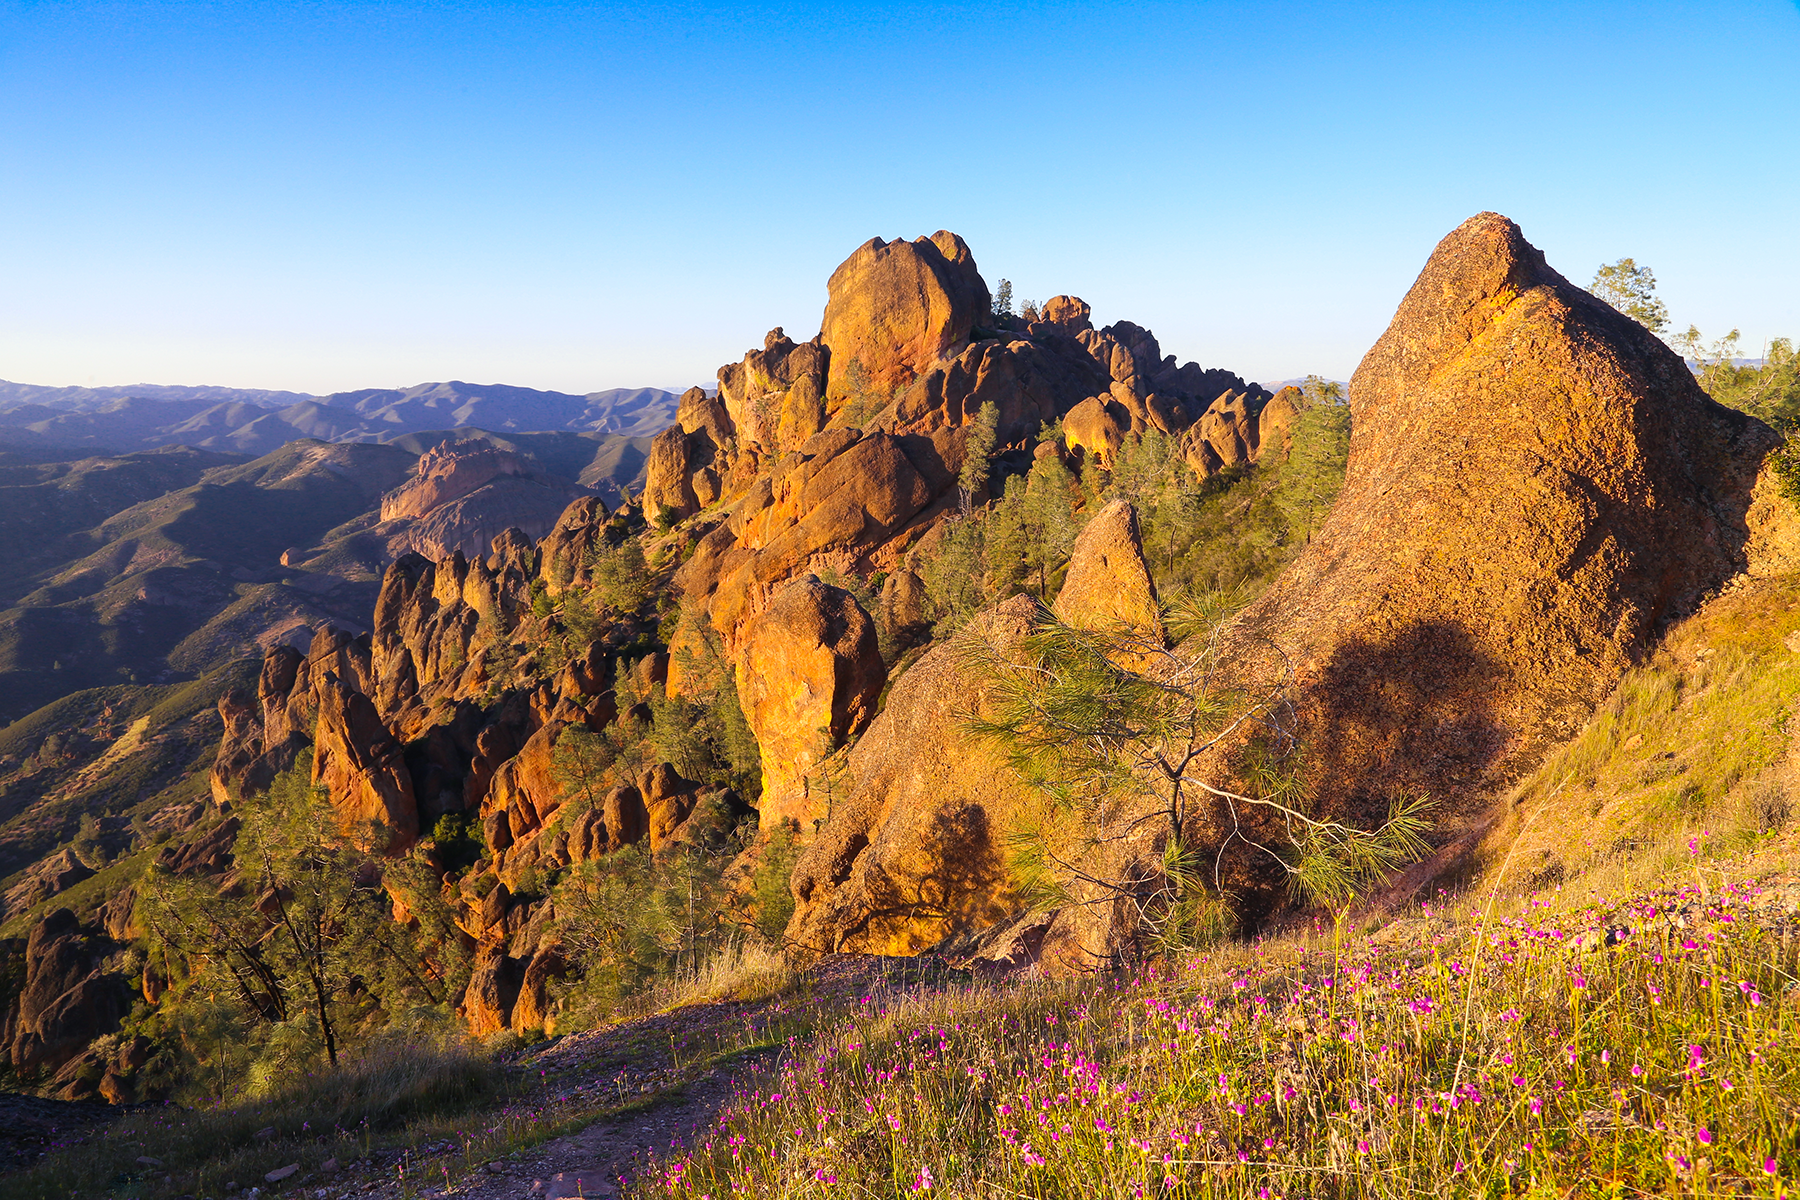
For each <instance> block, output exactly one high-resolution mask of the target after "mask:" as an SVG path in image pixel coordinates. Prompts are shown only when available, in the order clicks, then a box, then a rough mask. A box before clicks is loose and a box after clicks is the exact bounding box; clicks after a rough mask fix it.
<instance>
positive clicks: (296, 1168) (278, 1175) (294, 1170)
mask: <svg viewBox="0 0 1800 1200" xmlns="http://www.w3.org/2000/svg"><path fill="white" fill-rule="evenodd" d="M299 1173H300V1164H299V1163H289V1164H288V1165H287V1166H285V1167H276V1168H275V1169H274V1170H273V1171H270V1172H269V1173H268V1174H267V1175H264V1176H263V1182H264V1183H280V1182H281V1181H282V1180H284V1179H289V1178H292V1177H293V1176H295V1175H297V1174H299Z"/></svg>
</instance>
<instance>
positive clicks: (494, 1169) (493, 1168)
mask: <svg viewBox="0 0 1800 1200" xmlns="http://www.w3.org/2000/svg"><path fill="white" fill-rule="evenodd" d="M486 1170H487V1173H488V1174H489V1175H504V1174H506V1168H505V1167H503V1166H501V1165H500V1164H499V1163H497V1162H491V1163H489V1164H488V1165H487V1167H486Z"/></svg>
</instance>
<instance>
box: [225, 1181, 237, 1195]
mask: <svg viewBox="0 0 1800 1200" xmlns="http://www.w3.org/2000/svg"><path fill="white" fill-rule="evenodd" d="M237 1190H238V1185H237V1181H236V1180H235V1179H234V1180H232V1181H230V1182H229V1183H227V1184H226V1185H225V1194H226V1195H227V1196H235V1195H237Z"/></svg>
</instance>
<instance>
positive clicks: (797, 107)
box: [0, 0, 1800, 392]
mask: <svg viewBox="0 0 1800 1200" xmlns="http://www.w3.org/2000/svg"><path fill="white" fill-rule="evenodd" d="M1797 64H1800V8H1797V7H1796V3H1795V0H1741V2H1739V3H1723V2H1721V3H1712V4H1704V3H1661V2H1658V0H1643V2H1632V3H1582V2H1580V0H1556V2H1554V3H1523V2H1521V3H1468V4H1444V3H1441V2H1439V3H1430V4H1417V5H1404V4H1389V5H1372V4H1366V3H1342V2H1341V0H1340V2H1337V3H1321V4H1304V3H1274V4H1207V3H1187V4H1160V3H1145V2H1144V0H1133V2H1131V3H1120V4H1102V3H1081V4H1075V3H1067V4H1054V3H1023V2H1016V0H1015V2H1008V0H997V2H996V0H983V2H980V3H968V2H967V0H963V2H961V3H957V4H953V5H951V4H946V5H936V4H912V5H900V4H885V5H875V4H870V5H835V4H819V3H808V2H806V0H792V2H787V3H781V4H771V5H768V6H766V7H751V6H747V5H732V6H722V5H705V4H652V3H645V4H633V5H629V6H627V5H580V4H540V5H533V4H525V3H510V4H504V5H488V4H455V3H432V4H416V5H415V4H398V3H383V4H367V5H359V4H344V3H331V2H316V3H304V4H261V3H253V2H247V0H241V2H237V3H217V4H138V3H120V4H106V5H102V4H86V3H76V4H39V3H21V2H19V0H0V231H3V232H0V238H3V239H4V240H3V241H0V248H3V250H4V253H3V254H0V378H4V379H12V380H19V381H25V382H32V383H46V384H125V383H137V382H155V383H182V384H202V383H208V384H222V385H230V386H237V387H267V388H288V389H294V390H300V391H309V392H328V391H333V390H340V389H346V388H353V387H394V386H405V385H408V384H412V383H417V382H421V381H426V380H441V379H463V380H469V381H473V382H485V383H497V382H504V383H514V384H523V385H527V386H534V387H544V388H555V389H559V390H565V391H577V392H583V391H589V390H594V389H598V388H603V387H614V386H639V385H663V386H667V385H684V384H687V383H691V382H696V381H699V380H702V379H710V378H711V377H712V374H713V371H714V370H715V369H716V368H717V366H718V365H719V364H720V363H722V362H725V361H728V360H731V359H735V358H738V357H740V356H741V355H742V354H743V352H744V351H745V350H746V349H749V348H751V347H752V346H758V345H760V344H761V339H762V335H763V333H764V332H765V331H766V330H768V329H769V328H770V327H771V326H774V325H782V326H785V327H786V328H787V331H788V332H789V334H791V335H793V336H795V337H799V338H805V337H810V336H812V334H814V333H815V332H817V330H818V327H819V315H820V312H821V310H822V309H823V307H824V301H825V280H826V277H827V276H828V275H829V274H830V272H831V270H832V268H833V267H834V266H836V265H837V263H838V262H840V261H841V260H842V259H843V258H844V257H845V256H847V255H848V254H849V253H850V251H851V250H853V249H855V247H856V246H857V245H859V244H860V243H862V242H863V241H865V240H866V239H868V238H869V237H871V236H876V235H879V236H882V237H887V238H894V237H914V236H917V235H919V234H928V233H930V232H932V231H933V230H936V229H939V228H948V229H953V230H955V231H957V232H959V233H961V234H962V235H963V236H964V237H965V238H966V239H967V240H968V242H969V244H970V246H971V247H972V248H973V250H974V252H975V257H976V260H977V262H978V263H979V264H980V266H981V268H982V271H983V274H984V275H985V276H986V277H987V278H988V280H989V282H990V284H991V283H992V282H993V281H994V280H996V279H997V278H999V277H1000V276H1003V275H1004V276H1007V277H1009V278H1011V279H1012V280H1013V281H1014V285H1015V294H1016V295H1018V296H1020V297H1030V298H1034V299H1042V298H1045V297H1047V296H1049V295H1053V294H1055V293H1057V292H1071V293H1074V294H1076V295H1080V296H1082V297H1084V298H1085V299H1087V300H1088V301H1089V302H1090V303H1092V304H1093V306H1094V308H1095V316H1096V318H1097V319H1099V320H1100V321H1102V322H1109V321H1113V320H1118V319H1120V318H1128V319H1131V320H1134V321H1137V322H1139V323H1140V324H1144V325H1148V326H1150V327H1151V328H1152V329H1154V330H1155V331H1156V333H1157V334H1158V335H1159V337H1160V338H1161V340H1162V342H1163V345H1164V347H1165V350H1166V351H1167V352H1171V353H1175V354H1178V355H1180V356H1181V358H1182V359H1183V360H1186V359H1190V358H1192V359H1197V360H1199V361H1200V362H1201V363H1203V364H1205V365H1207V366H1224V367H1229V368H1231V369H1233V370H1236V371H1238V372H1240V373H1242V374H1244V375H1246V376H1248V377H1249V378H1252V379H1277V378H1283V377H1290V376H1295V375H1301V374H1306V373H1309V372H1315V371H1316V372H1320V373H1323V374H1327V375H1333V376H1337V377H1345V376H1347V375H1348V374H1349V372H1350V371H1351V370H1352V369H1353V368H1354V367H1355V365H1356V362H1357V360H1358V359H1359V358H1360V356H1361V354H1362V353H1363V351H1364V350H1365V349H1367V347H1368V345H1369V344H1370V343H1371V342H1372V341H1373V340H1374V339H1375V338H1376V337H1377V336H1378V335H1379V334H1380V332H1381V330H1382V328H1383V327H1384V326H1385V325H1386V323H1387V321H1388V319H1389V317H1390V315H1391V314H1392V312H1393V309H1394V306H1395V304H1396V303H1397V302H1398V300H1399V298H1400V296H1401V295H1402V294H1403V293H1404V291H1405V289H1406V287H1407V286H1408V285H1409V284H1410V283H1411V282H1412V279H1413V277H1414V276H1415V275H1416V274H1417V272H1418V270H1419V268H1420V267H1421V266H1422V265H1423V263H1424V260H1425V258H1426V256H1427V254H1429V252H1430V250H1431V247H1432V246H1433V244H1434V243H1435V242H1436V241H1437V239H1439V238H1440V237H1442V236H1443V235H1444V233H1446V232H1447V231H1448V230H1450V229H1451V228H1452V227H1454V226H1455V225H1456V224H1457V223H1458V222H1459V221H1461V220H1463V219H1464V218H1465V217H1468V216H1470V215H1471V214H1473V213H1475V212H1478V211H1481V210H1483V209H1495V210H1497V211H1500V212H1503V213H1506V214H1507V215H1509V216H1511V217H1512V218H1513V219H1515V220H1517V221H1518V222H1519V223H1520V224H1521V225H1522V226H1523V227H1524V230H1525V233H1526V236H1527V237H1529V238H1530V239H1531V240H1532V241H1533V242H1535V243H1536V244H1537V245H1538V246H1540V247H1541V248H1542V249H1543V250H1544V251H1545V252H1546V253H1547V254H1548V255H1549V258H1550V261H1551V263H1552V265H1554V266H1556V267H1558V268H1559V269H1560V270H1562V271H1563V272H1564V273H1565V274H1566V275H1568V276H1570V277H1571V278H1572V279H1574V280H1575V281H1576V282H1577V283H1583V284H1585V283H1586V282H1587V280H1588V279H1590V278H1591V277H1592V274H1593V271H1594V268H1595V267H1596V266H1597V265H1598V264H1599V263H1601V262H1603V261H1610V260H1612V259H1616V258H1618V257H1620V256H1623V255H1631V256H1634V257H1635V258H1637V260H1638V261H1639V262H1641V263H1647V264H1649V265H1650V266H1651V267H1653V268H1654V269H1655V271H1656V274H1657V279H1658V281H1659V284H1660V293H1661V295H1662V297H1663V298H1664V300H1665V301H1666V302H1667V304H1668V306H1669V309H1670V312H1671V315H1672V317H1673V320H1674V322H1675V323H1676V325H1677V327H1678V328H1686V326H1687V325H1688V324H1689V323H1694V324H1698V325H1699V326H1700V328H1701V330H1702V331H1703V332H1704V333H1706V334H1707V335H1709V336H1711V335H1714V334H1717V333H1721V332H1724V331H1725V330H1726V329H1727V328H1729V327H1731V326H1733V325H1735V326H1737V327H1739V328H1740V329H1741V330H1742V331H1743V334H1744V338H1745V342H1746V343H1747V344H1753V343H1759V342H1760V341H1761V340H1762V339H1764V338H1766V337H1769V336H1772V335H1784V334H1785V335H1790V336H1796V337H1800V66H1797Z"/></svg>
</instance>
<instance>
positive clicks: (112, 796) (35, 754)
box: [0, 661, 257, 936]
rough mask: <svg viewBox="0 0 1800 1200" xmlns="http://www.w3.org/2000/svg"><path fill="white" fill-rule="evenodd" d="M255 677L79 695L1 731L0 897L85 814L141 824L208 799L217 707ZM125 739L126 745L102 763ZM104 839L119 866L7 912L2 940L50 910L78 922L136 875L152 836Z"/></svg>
mask: <svg viewBox="0 0 1800 1200" xmlns="http://www.w3.org/2000/svg"><path fill="white" fill-rule="evenodd" d="M256 671H257V664H255V663H253V662H248V661H243V662H237V663H232V664H229V665H227V666H226V667H224V668H222V669H220V670H218V671H215V672H213V673H212V674H209V675H207V676H205V677H203V678H201V679H197V680H193V681H191V682H188V683H185V684H176V685H165V686H129V685H122V686H115V687H109V688H96V689H92V690H88V691H83V692H77V693H75V694H73V695H70V696H65V697H63V698H62V699H60V700H58V701H55V702H54V703H52V704H50V705H47V706H46V707H45V708H44V709H41V710H39V711H38V712H36V713H33V714H32V715H31V716H30V717H27V718H26V719H24V720H22V721H15V722H13V723H12V724H11V725H10V726H8V727H7V728H6V729H4V730H0V892H3V891H4V890H6V889H7V888H10V887H11V886H12V885H13V884H15V883H16V882H18V881H19V880H20V879H21V878H22V872H23V871H24V870H25V869H26V868H28V867H29V866H30V865H31V864H33V863H35V862H37V861H38V860H39V859H41V858H43V857H45V856H47V855H49V854H52V853H54V852H55V851H56V850H58V849H60V848H61V847H62V846H63V845H66V844H67V843H68V842H69V841H70V840H71V839H73V837H74V836H75V833H76V830H77V828H78V826H79V825H80V822H81V818H82V817H83V816H84V815H86V814H88V813H96V814H98V813H112V814H113V815H115V816H117V817H120V818H130V817H133V816H137V817H142V818H145V819H148V818H149V817H151V816H152V815H154V814H155V813H157V812H159V811H161V810H162V809H164V808H167V807H168V806H169V805H172V804H182V803H186V802H189V801H192V800H196V799H200V798H201V797H204V796H206V795H208V794H209V791H208V784H207V778H206V774H207V771H208V770H210V769H211V767H212V761H213V757H214V755H215V754H217V752H218V740H219V734H220V726H219V718H218V713H217V711H216V707H215V706H216V705H217V703H218V699H219V696H220V695H222V694H223V693H224V692H225V691H226V690H227V689H228V688H231V687H243V686H250V687H254V686H255V682H256ZM134 727H135V728H134ZM51 734H56V735H57V736H58V740H59V742H60V743H61V744H60V745H59V746H58V747H57V748H56V749H55V751H54V752H51V751H50V750H49V749H48V748H47V747H46V745H45V742H46V739H47V738H48V737H49V736H50V735H51ZM127 736H130V737H131V739H132V741H131V745H132V746H133V747H134V749H132V750H131V752H130V753H126V754H120V755H116V756H114V757H112V758H110V759H108V758H107V751H108V750H109V749H110V748H111V747H113V746H114V745H115V744H116V743H117V742H118V741H119V740H120V739H121V738H124V737H127ZM96 768H98V769H96ZM112 841H113V843H115V844H113V845H112V846H111V847H110V849H112V850H113V852H114V853H115V854H117V855H118V856H120V857H119V861H116V862H114V863H113V864H112V865H111V866H109V867H108V868H107V869H106V870H103V871H101V872H99V873H98V874H96V875H94V876H93V877H92V878H90V879H87V880H84V881H83V882H81V883H78V884H76V885H75V886H74V887H73V888H71V889H68V890H66V891H64V892H62V893H60V894H58V895H56V896H52V897H47V898H45V899H44V900H42V901H40V902H38V903H36V904H34V905H32V906H31V907H30V908H29V909H26V910H24V911H22V912H19V913H14V914H11V915H10V917H9V918H8V919H7V920H6V922H5V924H4V925H0V935H4V936H18V935H19V934H22V933H23V932H25V931H26V930H27V929H28V928H29V925H30V923H31V922H32V921H33V920H35V919H36V918H37V917H38V916H41V915H42V913H43V912H44V911H45V910H46V909H48V908H51V907H60V906H64V905H67V906H69V907H72V908H74V909H75V910H76V911H77V913H78V914H81V915H84V916H85V915H87V914H89V913H91V912H92V911H93V909H95V908H97V907H98V906H99V905H101V904H103V903H105V902H106V901H107V900H109V899H111V898H112V896H113V894H114V893H116V892H117V891H118V890H119V889H120V888H121V887H124V886H125V885H126V884H127V883H129V881H130V878H131V877H132V876H133V875H135V874H136V871H137V869H138V866H141V863H140V861H139V858H140V857H141V854H142V853H143V852H144V851H147V850H149V849H150V847H151V841H152V838H151V837H146V836H144V835H141V834H132V833H122V834H119V835H117V836H115V837H114V838H113V839H112ZM127 856H131V857H127Z"/></svg>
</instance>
